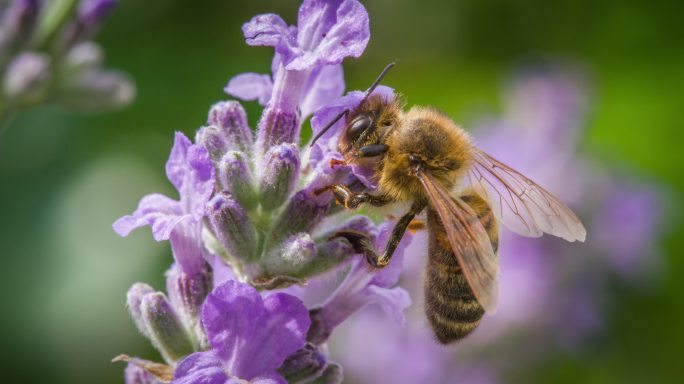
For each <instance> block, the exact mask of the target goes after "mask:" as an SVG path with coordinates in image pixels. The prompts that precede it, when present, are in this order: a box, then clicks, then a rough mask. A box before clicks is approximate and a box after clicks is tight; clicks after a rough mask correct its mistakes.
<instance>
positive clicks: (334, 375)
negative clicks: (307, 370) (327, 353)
mask: <svg viewBox="0 0 684 384" xmlns="http://www.w3.org/2000/svg"><path fill="white" fill-rule="evenodd" d="M342 379H344V374H343V371H342V366H340V365H339V364H337V363H330V364H328V366H327V367H325V370H324V371H323V373H321V375H320V376H319V377H318V378H317V379H316V380H314V381H312V384H340V383H341V382H342Z"/></svg>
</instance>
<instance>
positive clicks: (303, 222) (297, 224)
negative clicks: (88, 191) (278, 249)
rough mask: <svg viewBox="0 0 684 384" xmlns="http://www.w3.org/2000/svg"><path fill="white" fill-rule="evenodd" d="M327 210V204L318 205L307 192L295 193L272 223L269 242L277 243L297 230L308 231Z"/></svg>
mask: <svg viewBox="0 0 684 384" xmlns="http://www.w3.org/2000/svg"><path fill="white" fill-rule="evenodd" d="M327 210H328V204H325V205H320V204H318V202H317V201H316V199H315V198H314V197H313V196H311V195H310V194H309V192H307V191H305V190H302V191H299V192H297V193H295V194H294V195H293V196H292V197H291V198H290V200H289V201H288V202H287V206H286V207H285V209H284V210H283V211H282V212H281V213H280V216H279V217H278V219H277V220H276V223H275V224H274V225H273V231H272V232H271V236H270V238H269V241H268V243H269V244H278V243H280V242H281V241H283V240H284V239H285V238H287V237H289V236H291V235H294V234H295V233H298V232H310V230H311V229H312V228H313V227H314V226H316V225H317V224H318V223H319V222H320V221H321V219H322V218H323V215H324V214H325V212H326V211H327Z"/></svg>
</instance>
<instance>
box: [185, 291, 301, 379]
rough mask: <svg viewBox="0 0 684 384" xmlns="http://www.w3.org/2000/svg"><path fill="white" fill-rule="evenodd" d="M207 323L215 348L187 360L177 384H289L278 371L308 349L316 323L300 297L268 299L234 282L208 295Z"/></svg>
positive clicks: (282, 295) (204, 316)
mask: <svg viewBox="0 0 684 384" xmlns="http://www.w3.org/2000/svg"><path fill="white" fill-rule="evenodd" d="M202 323H203V324H204V327H205V329H206V331H207V335H208V336H209V343H210V345H211V350H209V351H206V352H197V353H193V354H192V355H190V356H188V357H186V358H185V359H183V360H182V361H181V362H180V363H179V364H178V365H177V367H176V371H175V373H174V378H173V383H174V384H224V383H243V382H249V383H260V384H276V383H277V384H281V383H282V384H284V383H287V382H286V381H285V379H284V378H283V377H282V376H281V375H280V374H279V373H278V372H277V371H276V370H277V369H278V368H279V367H280V366H281V365H282V364H283V362H284V361H285V359H286V358H287V357H288V356H290V355H291V354H292V353H294V352H295V351H297V350H299V349H300V348H302V347H303V346H304V345H305V337H306V332H307V330H308V328H309V325H310V320H309V315H308V312H307V310H306V307H305V306H304V305H303V304H302V302H301V301H300V300H299V299H297V298H296V297H294V296H291V295H288V294H285V293H276V294H271V295H269V296H267V297H266V298H265V299H262V297H261V296H260V295H259V293H258V292H257V291H256V289H254V288H252V287H250V286H249V285H246V284H241V283H238V282H235V281H232V280H229V281H227V282H225V283H224V284H222V285H220V286H218V287H216V288H215V289H214V290H213V292H212V293H211V294H209V296H208V297H207V300H206V302H205V304H204V307H203V308H202Z"/></svg>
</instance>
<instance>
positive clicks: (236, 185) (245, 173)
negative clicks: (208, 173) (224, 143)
mask: <svg viewBox="0 0 684 384" xmlns="http://www.w3.org/2000/svg"><path fill="white" fill-rule="evenodd" d="M218 173H219V183H220V184H221V187H222V188H223V190H224V191H226V192H230V194H232V195H233V196H234V197H235V198H236V199H237V200H238V201H239V202H240V203H241V204H242V205H243V206H244V207H246V208H247V209H252V208H254V207H255V206H256V204H257V200H258V199H257V195H256V192H255V190H254V186H253V182H252V171H251V170H250V167H249V160H248V157H247V155H245V154H244V153H243V152H238V151H228V152H227V153H226V154H225V155H224V156H223V158H221V161H220V162H219V163H218Z"/></svg>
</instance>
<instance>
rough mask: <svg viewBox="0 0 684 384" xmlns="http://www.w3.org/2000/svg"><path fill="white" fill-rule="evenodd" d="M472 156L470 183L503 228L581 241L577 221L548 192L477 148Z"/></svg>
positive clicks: (527, 233) (568, 209)
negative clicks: (489, 206) (487, 203)
mask: <svg viewBox="0 0 684 384" xmlns="http://www.w3.org/2000/svg"><path fill="white" fill-rule="evenodd" d="M473 159H474V164H473V166H472V167H471V169H470V171H469V172H468V177H469V179H470V182H471V184H472V185H473V186H474V187H475V188H476V190H477V191H478V192H480V193H481V194H482V196H483V197H485V198H486V200H487V201H488V202H489V203H490V204H491V205H492V211H493V212H494V215H495V216H496V218H497V219H499V220H500V221H501V222H502V223H503V224H504V225H505V226H506V227H508V228H509V229H511V230H512V231H514V232H516V233H518V234H520V235H523V236H528V237H539V236H541V235H542V233H548V234H551V235H554V236H558V237H561V238H563V239H565V240H568V241H575V240H579V241H584V239H585V238H586V236H587V231H586V230H585V229H584V226H583V225H582V223H581V222H580V220H579V219H578V218H577V216H575V214H574V213H573V212H572V211H571V210H570V208H568V207H567V206H565V204H563V203H561V202H560V201H559V200H558V199H557V198H556V197H555V196H553V195H552V194H551V193H549V192H548V191H546V190H545V189H544V188H542V187H540V186H539V185H537V184H536V183H535V182H534V181H532V180H530V179H529V178H527V177H525V176H524V175H522V174H520V173H519V172H518V171H516V170H514V169H513V168H511V167H509V166H507V165H506V164H504V163H502V162H500V161H499V160H496V159H495V158H493V157H491V156H490V155H488V154H487V153H485V152H483V151H481V150H479V149H477V148H476V149H474V151H473Z"/></svg>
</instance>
